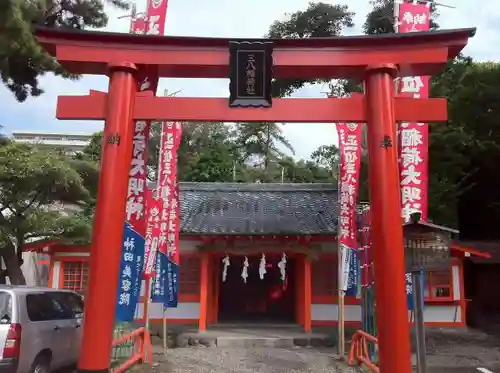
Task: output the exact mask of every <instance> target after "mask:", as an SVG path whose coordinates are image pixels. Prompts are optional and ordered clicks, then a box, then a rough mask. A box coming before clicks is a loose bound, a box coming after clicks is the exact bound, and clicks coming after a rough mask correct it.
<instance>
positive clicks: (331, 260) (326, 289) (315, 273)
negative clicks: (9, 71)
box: [311, 255, 337, 297]
mask: <svg viewBox="0 0 500 373" xmlns="http://www.w3.org/2000/svg"><path fill="white" fill-rule="evenodd" d="M311 285H312V296H313V297H333V296H336V295H337V257H336V255H321V256H320V257H319V258H317V259H316V260H313V261H312V263H311Z"/></svg>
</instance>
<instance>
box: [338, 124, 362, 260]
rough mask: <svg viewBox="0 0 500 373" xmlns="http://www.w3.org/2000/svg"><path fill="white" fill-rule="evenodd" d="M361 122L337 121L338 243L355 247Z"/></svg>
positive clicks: (351, 247)
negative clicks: (338, 160) (338, 153)
mask: <svg viewBox="0 0 500 373" xmlns="http://www.w3.org/2000/svg"><path fill="white" fill-rule="evenodd" d="M362 128H363V126H362V125H361V124H357V123H337V132H338V135H339V151H340V165H339V189H340V201H339V202H340V213H339V243H340V244H341V245H344V246H346V247H348V248H350V249H353V250H356V249H357V225H356V198H357V192H358V179H359V167H360V157H361V136H362Z"/></svg>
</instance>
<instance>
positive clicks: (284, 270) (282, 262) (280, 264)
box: [278, 253, 286, 282]
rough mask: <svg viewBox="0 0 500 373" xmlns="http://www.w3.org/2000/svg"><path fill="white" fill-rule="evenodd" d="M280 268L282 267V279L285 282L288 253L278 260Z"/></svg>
mask: <svg viewBox="0 0 500 373" xmlns="http://www.w3.org/2000/svg"><path fill="white" fill-rule="evenodd" d="M278 268H279V269H280V273H281V281H283V282H285V278H286V254H285V253H283V255H282V256H281V260H280V261H279V262H278Z"/></svg>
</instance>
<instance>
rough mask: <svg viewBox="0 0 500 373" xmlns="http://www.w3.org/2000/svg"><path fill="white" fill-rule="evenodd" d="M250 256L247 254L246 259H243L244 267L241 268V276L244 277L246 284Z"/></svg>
mask: <svg viewBox="0 0 500 373" xmlns="http://www.w3.org/2000/svg"><path fill="white" fill-rule="evenodd" d="M248 265H249V264H248V258H247V257H246V256H245V260H244V261H243V268H242V270H241V278H242V279H243V282H244V283H245V284H246V283H247V278H248Z"/></svg>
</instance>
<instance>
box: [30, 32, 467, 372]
mask: <svg viewBox="0 0 500 373" xmlns="http://www.w3.org/2000/svg"><path fill="white" fill-rule="evenodd" d="M474 33H475V29H460V30H448V31H435V32H428V33H425V32H419V33H410V34H398V35H382V36H352V37H338V38H321V39H314V38H310V39H279V40H272V39H267V40H266V41H267V42H272V44H273V50H274V52H273V56H272V58H273V63H272V68H273V70H272V71H273V76H274V77H275V78H297V79H305V80H313V79H319V78H320V79H332V78H354V79H360V80H364V88H365V89H364V91H365V95H364V96H357V97H352V98H348V99H327V98H325V99H281V100H274V102H273V105H272V107H271V108H259V109H256V108H231V109H230V108H229V107H228V102H227V101H226V100H225V99H213V98H155V97H152V96H151V95H149V96H148V95H144V94H138V93H137V92H138V81H137V71H138V70H141V69H156V70H157V72H158V76H159V77H177V78H227V77H228V74H229V61H230V52H229V44H230V40H229V39H222V38H196V37H161V36H140V35H129V34H113V33H100V32H82V31H77V32H76V31H72V32H68V31H60V30H53V29H39V30H37V32H36V35H37V38H38V40H39V42H40V43H41V44H42V45H43V46H44V48H45V49H46V50H47V51H48V52H50V53H51V54H52V55H53V56H55V57H56V58H57V59H58V60H59V62H60V63H61V64H62V65H63V66H64V67H65V68H66V69H67V70H68V71H70V72H72V73H76V74H101V75H104V74H107V75H109V78H110V83H109V90H108V93H100V92H92V93H91V94H90V95H89V96H83V97H78V96H77V97H70V96H63V97H60V98H59V102H58V109H57V116H58V118H60V119H105V120H106V125H105V129H104V132H105V133H104V138H105V139H107V138H112V137H113V136H116V135H118V136H119V137H120V138H121V141H120V142H118V144H117V143H116V142H113V141H111V142H104V146H103V153H102V160H101V175H100V178H99V189H98V203H97V208H96V214H95V224H94V232H93V239H92V252H91V268H90V283H89V289H88V295H87V297H86V305H85V323H84V336H83V342H82V349H81V353H80V359H79V363H78V367H79V370H80V372H87V373H90V372H93V373H96V372H100V373H104V372H108V371H109V364H110V361H109V358H110V347H111V342H112V329H113V324H114V316H115V313H114V311H115V300H116V294H117V288H118V275H119V274H118V272H119V262H120V249H121V240H122V234H123V221H124V214H125V201H126V195H127V183H128V172H129V167H130V161H131V157H132V135H133V131H132V126H133V120H135V119H151V120H180V121H231V122H239V121H245V122H247V121H248V122H251V121H269V122H271V121H275V122H340V121H346V122H366V123H367V125H368V127H367V133H368V153H369V176H370V198H371V201H370V202H371V209H372V214H373V222H372V232H373V237H372V241H373V249H374V263H375V281H376V283H377V291H376V303H377V319H378V320H377V321H378V326H379V328H378V330H379V338H378V340H379V352H380V371H381V372H383V373H410V372H411V354H410V342H409V335H410V334H409V325H408V311H407V304H406V292H405V281H404V274H405V265H404V250H403V233H402V226H401V211H400V186H399V173H398V154H397V149H396V148H397V147H396V146H387V144H397V137H396V121H422V122H433V121H440V120H445V119H446V101H445V100H444V99H426V100H413V99H399V98H398V99H395V97H394V83H393V79H394V78H395V77H397V76H424V75H433V74H436V73H438V72H439V71H440V70H441V69H442V68H443V67H444V65H445V63H446V62H447V60H448V59H451V58H454V57H456V56H457V55H458V54H459V53H460V51H461V50H462V49H463V48H464V47H465V46H466V45H467V42H468V39H469V38H470V37H472V36H473V35H474ZM254 41H255V40H254ZM382 141H383V143H384V144H386V145H384V146H381V143H382Z"/></svg>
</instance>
